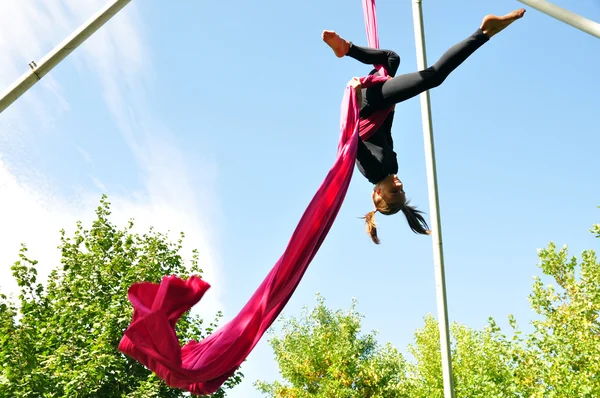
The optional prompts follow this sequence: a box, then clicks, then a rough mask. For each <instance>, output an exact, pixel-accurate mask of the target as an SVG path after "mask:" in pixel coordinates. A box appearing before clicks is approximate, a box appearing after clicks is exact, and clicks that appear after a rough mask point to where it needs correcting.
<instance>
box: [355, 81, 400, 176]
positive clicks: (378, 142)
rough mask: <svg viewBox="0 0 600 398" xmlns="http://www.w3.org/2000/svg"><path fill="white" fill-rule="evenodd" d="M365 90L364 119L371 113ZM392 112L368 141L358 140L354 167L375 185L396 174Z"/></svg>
mask: <svg viewBox="0 0 600 398" xmlns="http://www.w3.org/2000/svg"><path fill="white" fill-rule="evenodd" d="M365 91H366V90H364V89H363V102H362V106H361V111H360V116H361V117H366V116H368V115H369V114H370V113H371V111H372V110H371V109H370V107H369V105H368V104H367V103H366V101H365V99H364V98H365V96H366V92H365ZM393 121H394V111H392V112H390V114H389V115H388V117H387V118H386V119H385V121H384V122H383V124H382V125H381V127H380V128H379V130H377V132H375V134H373V136H371V137H370V138H369V139H368V140H366V141H363V140H362V139H360V138H359V140H358V153H357V155H356V166H357V167H358V169H359V170H360V172H361V173H362V175H364V176H365V177H366V178H367V180H369V181H370V182H371V183H372V184H377V183H378V182H379V181H381V180H383V179H384V178H385V177H387V176H389V175H390V174H397V173H398V160H397V158H396V152H394V141H393V140H392V123H393Z"/></svg>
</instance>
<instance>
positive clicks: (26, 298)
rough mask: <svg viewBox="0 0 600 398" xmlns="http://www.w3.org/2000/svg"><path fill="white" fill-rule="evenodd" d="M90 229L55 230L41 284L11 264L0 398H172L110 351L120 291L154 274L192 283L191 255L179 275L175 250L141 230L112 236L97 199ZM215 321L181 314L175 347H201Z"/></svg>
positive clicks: (127, 316) (125, 305)
mask: <svg viewBox="0 0 600 398" xmlns="http://www.w3.org/2000/svg"><path fill="white" fill-rule="evenodd" d="M96 214H97V219H96V220H95V221H94V222H93V224H92V226H91V228H90V229H84V227H83V225H82V223H81V222H78V223H77V228H76V231H75V233H74V235H73V236H72V237H68V236H67V235H66V233H65V231H64V230H63V231H61V238H60V242H61V243H60V246H59V248H60V250H61V253H62V259H61V264H60V266H58V267H57V268H56V269H54V270H53V271H52V272H51V274H50V276H49V278H48V281H47V283H46V284H45V285H44V284H42V283H40V282H39V281H38V278H37V270H36V266H37V263H38V262H37V261H36V260H32V259H30V258H28V257H27V248H26V246H25V245H23V247H22V249H21V252H20V254H19V256H20V260H19V261H17V262H16V263H15V264H14V265H13V266H12V271H13V275H14V277H15V279H16V281H17V283H18V286H19V287H20V293H19V295H18V300H15V299H12V298H10V297H7V296H6V295H5V294H0V364H1V367H0V397H11V398H13V397H14V398H20V397H70V398H71V397H107V398H109V397H125V396H127V397H182V396H185V395H186V394H185V392H184V391H182V390H178V389H172V388H170V387H168V386H167V385H166V384H164V382H163V381H162V380H160V379H158V378H157V377H156V376H155V375H154V374H152V373H151V372H150V371H149V370H147V369H146V368H145V367H143V366H142V365H141V364H139V363H138V362H136V361H134V360H132V359H131V358H129V357H127V356H125V355H123V354H122V353H121V352H119V351H118V349H117V346H118V344H119V341H120V339H121V337H122V336H123V332H124V330H125V329H126V328H127V326H128V325H129V322H130V321H131V316H132V312H133V309H132V307H131V305H130V303H129V302H128V300H127V289H128V288H129V286H130V285H131V284H132V283H135V282H139V281H152V282H159V281H160V279H161V278H162V276H164V275H169V274H177V275H179V276H182V277H187V276H189V273H190V272H191V273H193V274H196V275H200V274H201V272H202V270H201V269H200V268H199V266H198V255H197V252H196V251H194V255H193V258H192V261H191V266H190V267H189V269H187V268H186V266H185V264H184V261H183V259H182V257H181V255H180V254H179V252H180V250H181V248H182V240H183V237H184V235H183V234H181V237H180V238H179V239H178V241H177V242H176V243H173V242H170V241H169V240H168V238H167V236H166V235H163V234H161V233H159V232H155V231H154V230H152V229H151V230H150V231H149V232H148V233H145V234H143V235H140V234H137V233H132V228H133V221H130V222H129V224H128V226H127V227H125V228H123V229H120V230H119V229H117V227H116V226H115V225H113V224H112V223H111V222H110V221H109V216H110V203H109V202H108V201H107V199H106V196H103V197H102V199H101V201H100V205H99V207H98V208H97V210H96ZM220 317H221V314H220V313H218V314H217V315H216V318H215V320H214V321H213V322H211V323H210V324H209V325H207V327H206V328H204V326H203V320H202V319H200V318H199V317H198V316H194V315H191V314H189V313H187V314H185V315H184V316H183V317H182V318H181V320H180V321H179V323H178V324H177V333H178V336H179V338H180V340H182V341H183V342H185V341H189V340H190V339H195V340H198V339H202V338H203V337H204V335H205V333H210V332H211V331H212V330H213V328H215V327H216V323H217V322H218V320H219V318H220ZM241 377H242V374H241V373H240V372H237V373H236V374H235V375H234V376H233V377H231V378H230V379H229V380H228V382H227V383H226V384H225V385H224V388H223V389H221V390H219V391H218V392H216V393H215V394H213V395H212V396H213V397H223V396H225V395H226V394H225V392H226V390H227V389H229V388H232V387H234V386H235V385H237V384H239V383H240V381H241Z"/></svg>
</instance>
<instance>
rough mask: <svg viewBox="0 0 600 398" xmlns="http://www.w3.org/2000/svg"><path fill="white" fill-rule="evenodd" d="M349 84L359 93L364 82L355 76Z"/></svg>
mask: <svg viewBox="0 0 600 398" xmlns="http://www.w3.org/2000/svg"><path fill="white" fill-rule="evenodd" d="M348 85H349V86H351V87H353V88H354V91H356V92H357V93H358V92H360V90H361V89H362V83H361V82H360V79H359V78H358V77H353V78H352V80H350V81H349V82H348Z"/></svg>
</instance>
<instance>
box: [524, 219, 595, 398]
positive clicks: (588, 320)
mask: <svg viewBox="0 0 600 398" xmlns="http://www.w3.org/2000/svg"><path fill="white" fill-rule="evenodd" d="M591 232H592V233H593V234H595V236H596V238H600V225H599V224H597V225H594V227H593V228H592V230H591ZM539 258H540V264H539V266H540V268H541V269H542V271H543V272H544V274H545V275H547V276H548V277H550V278H551V279H553V280H554V282H555V284H556V285H557V286H556V287H555V286H554V285H553V284H551V283H550V284H547V285H544V283H543V282H542V279H541V278H539V277H537V278H535V281H534V285H533V293H532V294H531V295H530V297H529V299H530V302H531V305H532V308H533V309H534V310H535V311H536V312H537V314H538V315H539V316H540V319H536V320H534V321H533V322H532V323H533V327H534V331H533V332H532V333H531V334H530V335H528V336H526V337H523V338H520V339H519V341H520V343H521V344H520V346H519V348H518V349H517V350H515V353H514V356H515V358H516V362H517V366H516V368H517V376H518V382H519V385H520V389H521V390H522V391H524V392H525V393H526V394H527V396H528V397H532V398H538V397H539V398H541V397H544V398H555V397H556V398H558V397H582V398H587V397H589V398H591V397H599V396H600V320H599V319H598V315H599V314H600V263H599V262H598V260H597V257H596V253H595V252H594V251H593V250H586V251H584V252H583V253H582V255H581V261H580V262H579V263H578V262H577V258H576V257H569V253H568V247H567V246H563V247H562V248H560V249H557V247H556V245H555V243H550V244H549V245H548V247H547V248H546V249H543V250H540V251H539ZM513 325H514V326H513V327H514V328H515V330H517V327H516V324H515V322H513Z"/></svg>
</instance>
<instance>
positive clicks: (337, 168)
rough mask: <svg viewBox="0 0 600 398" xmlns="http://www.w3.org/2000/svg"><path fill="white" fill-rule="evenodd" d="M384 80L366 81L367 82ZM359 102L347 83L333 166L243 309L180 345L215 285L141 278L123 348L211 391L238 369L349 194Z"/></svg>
mask: <svg viewBox="0 0 600 398" xmlns="http://www.w3.org/2000/svg"><path fill="white" fill-rule="evenodd" d="M385 79H386V78H384V77H380V76H368V77H365V78H362V79H361V82H362V83H363V85H364V86H365V87H369V86H370V85H372V84H377V83H381V82H382V81H385ZM359 112H360V105H359V104H358V103H357V99H356V94H355V93H354V90H352V89H351V88H349V87H347V88H346V91H345V95H344V100H343V102H342V113H341V116H342V117H341V123H340V124H341V134H340V140H339V144H338V151H337V155H336V159H335V162H334V164H333V167H332V168H331V170H330V171H329V173H328V174H327V176H326V177H325V180H324V181H323V183H322V184H321V186H320V187H319V189H318V191H317V193H316V194H315V196H314V197H313V199H312V201H311V202H310V204H309V205H308V208H307V209H306V211H305V212H304V215H303V216H302V218H301V219H300V222H299V223H298V226H297V227H296V230H295V231H294V233H293V235H292V237H291V239H290V241H289V243H288V246H287V248H286V249H285V252H284V253H283V255H282V256H281V258H280V259H279V261H277V263H276V264H275V266H274V267H273V269H272V270H271V272H270V273H269V274H268V275H267V277H266V278H265V280H264V281H263V282H262V284H261V285H260V286H259V288H258V289H257V290H256V292H255V293H254V295H253V296H252V297H251V298H250V300H249V301H248V303H247V304H246V305H245V306H244V308H243V309H242V310H241V311H240V313H239V314H238V315H237V316H236V317H235V318H233V319H232V320H231V321H229V322H228V323H227V324H225V325H224V326H222V327H221V328H219V329H218V330H216V331H215V332H214V333H213V334H211V335H210V336H208V337H206V338H205V339H204V340H202V341H201V342H195V341H192V342H189V343H187V344H186V345H185V346H183V347H180V344H179V341H178V339H177V336H176V335H175V324H176V323H177V320H178V319H179V318H180V317H181V315H183V314H184V313H185V312H186V311H188V310H189V309H190V308H191V307H192V306H194V305H195V304H196V303H197V302H198V301H199V300H200V299H201V298H202V296H203V295H204V293H205V292H206V291H207V290H208V289H209V287H210V285H209V284H208V283H206V282H205V281H203V280H202V279H200V278H198V277H196V276H192V277H190V278H189V279H187V280H183V279H180V278H178V277H176V276H166V277H164V278H163V279H162V281H161V283H160V284H154V283H148V282H143V283H136V284H134V285H132V286H131V287H130V289H129V294H128V297H129V300H130V301H131V303H132V305H133V307H134V314H133V320H132V322H131V325H130V326H129V328H128V329H127V330H126V331H125V335H124V336H123V338H122V340H121V343H120V344H119V350H121V351H122V352H123V353H125V354H127V355H129V356H131V357H133V358H135V359H136V360H138V361H139V362H141V363H142V364H144V365H145V366H146V367H148V368H149V369H150V370H152V371H153V372H155V373H156V374H157V376H158V377H160V378H162V379H164V380H165V382H166V383H167V384H168V385H170V386H172V387H176V388H181V389H184V390H187V391H190V392H192V393H194V394H210V393H212V392H214V391H216V390H218V389H219V387H220V386H221V385H222V384H223V383H224V382H225V381H226V380H227V379H228V378H229V377H230V376H231V375H233V373H234V372H235V370H236V369H237V368H238V367H239V366H240V364H241V363H242V362H243V361H244V360H245V359H246V357H247V356H248V355H249V354H250V352H251V351H252V349H253V348H254V346H256V344H257V343H258V341H259V340H260V338H261V337H262V336H263V334H264V333H265V332H266V331H267V329H268V328H269V326H271V324H272V323H273V321H275V319H276V318H277V316H278V315H279V314H280V313H281V311H282V310H283V308H284V307H285V305H286V303H287V302H288V300H289V299H290V297H291V296H292V294H293V293H294V291H295V290H296V287H297V286H298V284H299V283H300V280H301V279H302V276H303V275H304V273H305V271H306V269H307V268H308V265H309V264H310V262H311V261H312V259H313V257H314V256H315V255H316V254H317V251H318V250H319V247H320V246H321V243H323V240H324V239H325V237H326V236H327V233H328V232H329V229H330V228H331V226H332V224H333V222H334V220H335V218H336V216H337V214H338V211H339V209H340V207H341V206H342V203H343V201H344V198H345V196H346V192H347V190H348V186H349V184H350V180H351V179H352V173H353V170H354V162H355V160H356V150H357V143H358V139H359V137H358V125H359Z"/></svg>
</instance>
